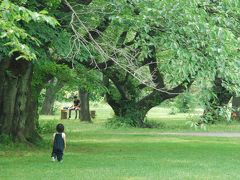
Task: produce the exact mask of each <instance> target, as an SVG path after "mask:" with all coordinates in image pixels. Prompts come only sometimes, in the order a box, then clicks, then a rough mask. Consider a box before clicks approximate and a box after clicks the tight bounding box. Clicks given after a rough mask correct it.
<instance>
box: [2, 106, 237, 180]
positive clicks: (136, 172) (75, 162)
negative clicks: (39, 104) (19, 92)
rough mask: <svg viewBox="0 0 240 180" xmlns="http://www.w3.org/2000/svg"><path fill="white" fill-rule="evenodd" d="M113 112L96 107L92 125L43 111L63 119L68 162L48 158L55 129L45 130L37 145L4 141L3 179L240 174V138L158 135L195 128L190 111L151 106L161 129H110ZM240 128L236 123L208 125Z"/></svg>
mask: <svg viewBox="0 0 240 180" xmlns="http://www.w3.org/2000/svg"><path fill="white" fill-rule="evenodd" d="M158 112H159V114H158ZM195 115H196V114H195ZM195 115H192V116H195ZM111 116H112V112H111V110H110V109H108V108H105V107H104V108H97V118H96V119H95V120H94V123H92V124H87V123H83V122H81V123H80V122H79V121H78V120H65V121H59V120H57V119H58V116H55V117H53V116H41V118H40V123H41V124H44V123H48V122H50V121H51V122H54V123H58V122H63V123H64V124H65V128H66V135H67V138H68V147H67V149H66V152H65V155H64V162H63V163H57V162H55V163H52V162H50V152H51V148H50V145H48V144H49V142H50V138H51V136H52V133H44V134H42V136H43V138H44V142H43V143H42V144H41V145H40V146H39V147H25V146H23V145H21V144H18V145H12V144H10V145H0V180H8V179H9V180H10V179H11V180H15V179H17V180H21V179H22V180H28V179H29V180H32V179H34V180H38V179H41V180H42V179H44V180H45V179H46V180H48V179H67V180H68V179H70V180H72V179H73V180H74V179H76V180H77V179H84V180H85V179H90V180H92V179H114V180H115V179H189V180H190V179H191V180H192V179H214V180H215V179H240V174H239V170H240V153H239V152H240V139H239V138H219V137H184V136H176V135H175V136H174V135H159V134H154V132H166V131H167V132H175V131H178V132H180V131H181V132H190V131H195V130H193V129H190V128H189V125H186V124H185V122H186V121H188V120H187V116H188V115H184V114H177V115H174V116H173V115H171V116H170V115H168V114H167V111H166V110H165V109H153V110H152V111H150V113H149V114H148V119H150V120H156V121H158V122H161V123H162V124H163V126H162V128H160V129H138V128H124V129H123V128H120V129H108V128H106V127H105V126H104V122H105V121H106V118H108V117H111ZM239 130H240V124H239V123H237V122H234V123H231V124H227V123H221V124H217V125H214V126H210V127H208V129H207V131H209V132H211V131H221V132H222V131H233V132H237V131H239ZM198 131H201V130H198ZM150 132H151V133H150ZM134 133H135V134H134Z"/></svg>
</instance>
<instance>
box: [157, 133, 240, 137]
mask: <svg viewBox="0 0 240 180" xmlns="http://www.w3.org/2000/svg"><path fill="white" fill-rule="evenodd" d="M160 134H162V135H179V136H209V137H240V133H238V132H193V133H170V132H169V133H159V135H160Z"/></svg>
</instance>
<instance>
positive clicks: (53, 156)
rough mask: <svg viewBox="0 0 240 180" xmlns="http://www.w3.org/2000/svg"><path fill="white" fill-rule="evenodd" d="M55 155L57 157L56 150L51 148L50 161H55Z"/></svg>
mask: <svg viewBox="0 0 240 180" xmlns="http://www.w3.org/2000/svg"><path fill="white" fill-rule="evenodd" d="M56 157H57V152H56V150H55V149H53V150H52V154H51V158H52V161H55V160H56Z"/></svg>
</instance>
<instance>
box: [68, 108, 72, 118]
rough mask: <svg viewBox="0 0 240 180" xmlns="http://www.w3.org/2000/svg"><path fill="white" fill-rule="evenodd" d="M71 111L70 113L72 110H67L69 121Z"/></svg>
mask: <svg viewBox="0 0 240 180" xmlns="http://www.w3.org/2000/svg"><path fill="white" fill-rule="evenodd" d="M71 111H72V109H69V112H68V118H69V119H70V118H71Z"/></svg>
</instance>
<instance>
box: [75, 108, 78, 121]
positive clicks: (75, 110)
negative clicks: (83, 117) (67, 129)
mask: <svg viewBox="0 0 240 180" xmlns="http://www.w3.org/2000/svg"><path fill="white" fill-rule="evenodd" d="M77 112H78V110H77V109H75V119H77Z"/></svg>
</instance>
